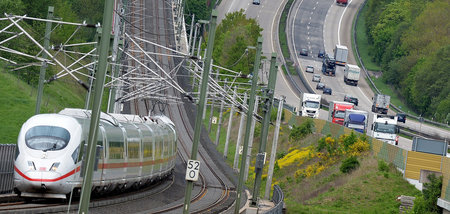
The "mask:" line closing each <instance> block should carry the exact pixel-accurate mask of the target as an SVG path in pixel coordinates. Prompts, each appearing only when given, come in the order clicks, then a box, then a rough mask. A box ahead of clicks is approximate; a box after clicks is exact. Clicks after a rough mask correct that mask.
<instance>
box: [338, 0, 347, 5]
mask: <svg viewBox="0 0 450 214" xmlns="http://www.w3.org/2000/svg"><path fill="white" fill-rule="evenodd" d="M347 3H348V2H347V0H336V4H337V5H343V6H347Z"/></svg>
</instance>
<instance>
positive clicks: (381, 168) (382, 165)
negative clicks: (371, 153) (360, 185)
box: [378, 160, 389, 172]
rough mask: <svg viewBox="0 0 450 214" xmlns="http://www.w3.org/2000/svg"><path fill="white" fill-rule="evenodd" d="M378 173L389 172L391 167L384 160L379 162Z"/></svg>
mask: <svg viewBox="0 0 450 214" xmlns="http://www.w3.org/2000/svg"><path fill="white" fill-rule="evenodd" d="M378 171H380V172H389V166H388V165H387V164H386V162H384V161H383V160H378Z"/></svg>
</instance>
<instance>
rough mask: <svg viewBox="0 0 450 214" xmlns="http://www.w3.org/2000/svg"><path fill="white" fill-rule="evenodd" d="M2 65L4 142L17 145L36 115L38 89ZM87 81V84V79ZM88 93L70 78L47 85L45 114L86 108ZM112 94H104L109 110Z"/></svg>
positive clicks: (43, 103)
mask: <svg viewBox="0 0 450 214" xmlns="http://www.w3.org/2000/svg"><path fill="white" fill-rule="evenodd" d="M4 66H5V65H4V64H0V136H1V140H0V143H3V144H4V143H12V144H14V143H16V141H17V136H18V134H19V131H20V128H21V127H22V124H23V123H24V122H25V121H26V120H28V119H29V118H30V117H31V116H33V115H34V111H35V107H36V96H37V86H36V85H33V86H30V85H28V84H27V83H26V82H23V81H22V80H19V79H18V78H17V77H16V76H14V75H12V74H10V73H8V72H6V71H5V67H4ZM83 81H85V82H86V79H84V80H83ZM85 94H86V90H85V89H84V88H82V87H81V86H80V85H79V84H78V83H77V82H76V81H75V80H73V79H72V78H71V77H70V76H69V75H67V76H65V77H63V78H61V79H58V80H57V81H53V82H52V83H50V84H45V86H44V95H43V98H42V101H41V113H56V112H59V111H60V110H62V109H64V108H84V103H85ZM107 98H108V91H107V90H105V93H104V95H103V105H102V109H103V110H105V109H106V105H105V104H106V101H107Z"/></svg>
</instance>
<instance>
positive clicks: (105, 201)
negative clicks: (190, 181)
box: [0, 176, 174, 214]
mask: <svg viewBox="0 0 450 214" xmlns="http://www.w3.org/2000/svg"><path fill="white" fill-rule="evenodd" d="M173 183H174V178H173V176H171V178H170V179H166V180H161V181H158V182H155V183H153V184H151V185H149V186H147V187H145V188H142V189H140V190H137V191H128V192H124V193H120V192H116V193H113V194H110V196H107V197H105V196H103V197H101V196H95V195H94V196H92V200H91V204H90V209H92V208H98V207H105V206H112V205H116V204H122V203H124V202H127V201H131V200H136V199H140V198H146V197H155V196H157V195H159V194H161V193H162V192H164V191H167V189H168V188H170V187H171V186H172V184H173ZM12 200H15V199H10V200H5V199H4V201H12ZM78 202H79V201H78V198H76V199H74V200H73V201H72V202H71V203H70V204H69V202H65V201H62V200H59V199H36V200H31V201H25V200H15V201H14V202H5V203H0V214H3V213H8V214H25V213H26V214H29V213H61V212H67V211H69V212H76V211H77V210H78Z"/></svg>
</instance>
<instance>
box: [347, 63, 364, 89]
mask: <svg viewBox="0 0 450 214" xmlns="http://www.w3.org/2000/svg"><path fill="white" fill-rule="evenodd" d="M360 74H361V69H360V68H359V67H358V66H357V65H351V64H346V65H345V68H344V82H345V83H346V84H347V85H354V86H357V85H358V81H359V76H360Z"/></svg>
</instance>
